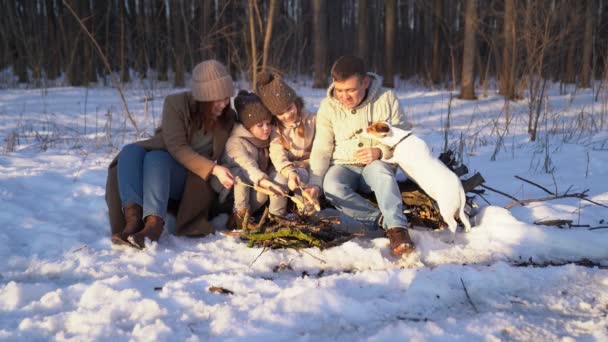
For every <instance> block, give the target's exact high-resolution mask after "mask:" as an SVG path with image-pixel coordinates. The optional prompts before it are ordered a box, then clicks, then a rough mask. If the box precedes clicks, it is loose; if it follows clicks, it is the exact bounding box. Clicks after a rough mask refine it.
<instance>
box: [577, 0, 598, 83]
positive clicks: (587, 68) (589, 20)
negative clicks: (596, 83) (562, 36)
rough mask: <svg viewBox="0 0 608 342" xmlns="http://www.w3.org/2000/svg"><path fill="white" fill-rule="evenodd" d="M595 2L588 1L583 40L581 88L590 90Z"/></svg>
mask: <svg viewBox="0 0 608 342" xmlns="http://www.w3.org/2000/svg"><path fill="white" fill-rule="evenodd" d="M593 3H594V1H593V0H587V10H586V12H587V13H586V15H585V23H586V24H585V36H584V39H583V60H582V70H581V78H580V84H579V86H580V87H581V88H590V87H591V83H590V82H589V78H590V76H591V48H592V45H593V24H594V18H595V15H594V14H593V7H594V6H593Z"/></svg>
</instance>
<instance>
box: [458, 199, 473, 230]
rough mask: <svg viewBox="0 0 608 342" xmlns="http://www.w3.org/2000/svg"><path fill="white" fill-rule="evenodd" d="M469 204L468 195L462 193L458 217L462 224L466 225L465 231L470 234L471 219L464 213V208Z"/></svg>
mask: <svg viewBox="0 0 608 342" xmlns="http://www.w3.org/2000/svg"><path fill="white" fill-rule="evenodd" d="M466 204H467V195H466V194H465V193H464V190H462V191H460V210H459V212H458V216H459V217H460V222H462V224H463V225H464V231H465V232H468V231H470V230H471V223H470V222H469V218H468V217H467V214H465V213H464V206H465V205H466Z"/></svg>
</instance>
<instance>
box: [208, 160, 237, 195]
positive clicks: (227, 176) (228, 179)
mask: <svg viewBox="0 0 608 342" xmlns="http://www.w3.org/2000/svg"><path fill="white" fill-rule="evenodd" d="M211 174H212V175H214V176H215V177H217V179H218V180H219V181H220V183H222V185H223V186H224V187H225V188H226V189H230V188H231V187H232V186H233V185H234V176H233V175H232V173H230V170H228V169H227V168H225V167H224V166H221V165H217V164H216V165H215V166H214V167H213V169H212V170H211Z"/></svg>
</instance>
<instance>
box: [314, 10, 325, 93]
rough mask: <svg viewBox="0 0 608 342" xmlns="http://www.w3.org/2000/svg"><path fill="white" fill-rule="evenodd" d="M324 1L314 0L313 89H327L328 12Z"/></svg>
mask: <svg viewBox="0 0 608 342" xmlns="http://www.w3.org/2000/svg"><path fill="white" fill-rule="evenodd" d="M325 6H326V2H325V1H324V0H313V2H312V7H313V42H314V61H313V63H314V80H313V83H312V87H313V88H327V70H326V61H327V17H326V16H327V12H326V10H325Z"/></svg>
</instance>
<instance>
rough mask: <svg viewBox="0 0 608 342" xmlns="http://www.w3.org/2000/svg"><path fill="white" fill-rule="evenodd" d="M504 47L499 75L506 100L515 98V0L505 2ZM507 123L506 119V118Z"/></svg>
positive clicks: (502, 92)
mask: <svg viewBox="0 0 608 342" xmlns="http://www.w3.org/2000/svg"><path fill="white" fill-rule="evenodd" d="M504 4H505V15H504V24H503V26H504V30H503V32H504V33H503V35H504V47H503V50H502V51H503V54H502V71H501V75H500V94H502V95H504V96H505V97H506V98H508V99H514V98H515V77H516V75H515V67H516V63H515V61H516V60H517V50H516V47H517V45H516V44H517V42H516V39H515V38H516V37H515V0H505V2H504ZM507 121H508V118H507Z"/></svg>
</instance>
